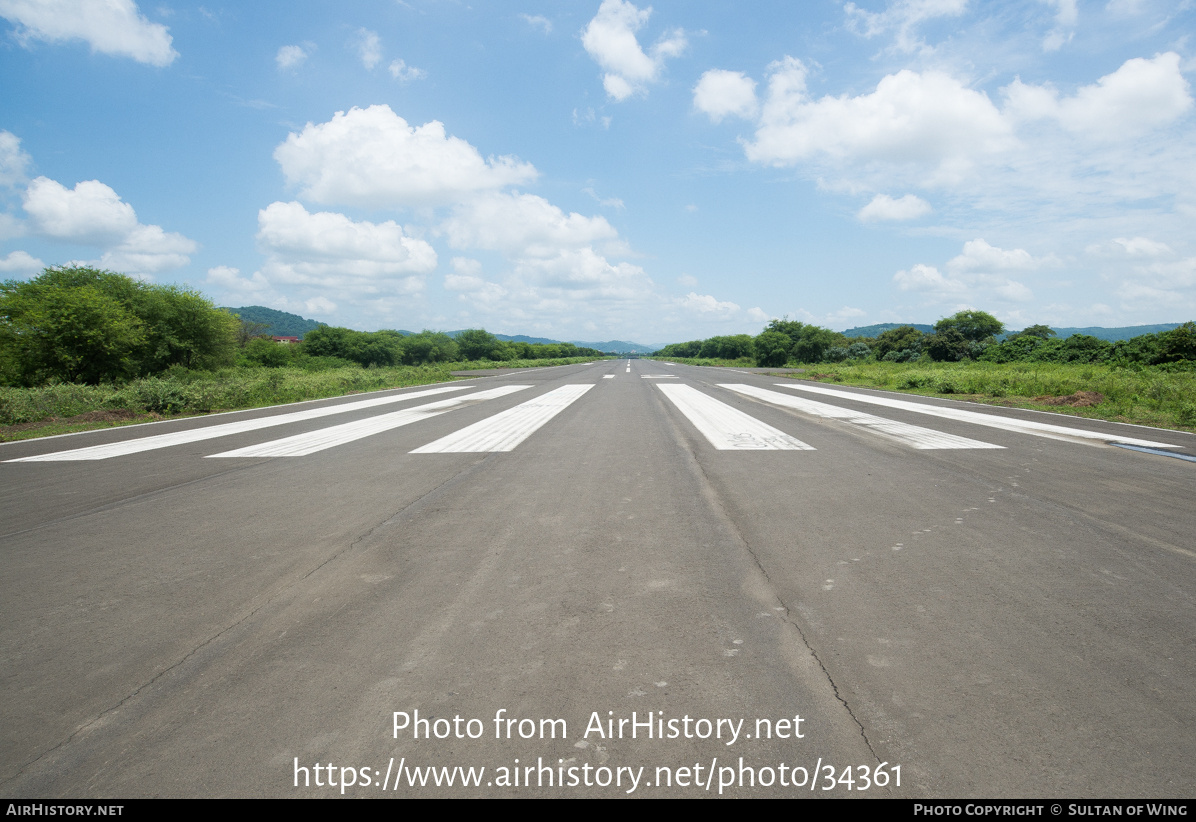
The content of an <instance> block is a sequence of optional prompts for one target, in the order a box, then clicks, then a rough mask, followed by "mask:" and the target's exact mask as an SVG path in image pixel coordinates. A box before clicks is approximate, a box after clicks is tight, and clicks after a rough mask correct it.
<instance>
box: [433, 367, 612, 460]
mask: <svg viewBox="0 0 1196 822" xmlns="http://www.w3.org/2000/svg"><path fill="white" fill-rule="evenodd" d="M593 387H594V386H593V384H590V385H562V386H561V387H560V388H556V389H554V390H552V391H549V392H548V393H547V394H544V395H543V396H540V397H536V398H535V399H534V400H528V401H527V402H525V403H522V404H520V405H517V406H515V407H514V408H509V409H507V410H506V411H502V412H499V413H498V414H495V415H494V416H493V417H487V418H486V419H484V420H481V421H480V422H475V423H474V424H473V425H470V426H466V427H465V428H462V429H461V430H460V431H455V432H453V433H452V434H449V435H448V436H447V437H441V438H440V439H438V440H436V441H435V442H430V443H428V444H427V445H425V446H423V447H421V448H416V449H415V450H414V451H412V452H411V453H412V454H463V453H486V452H490V451H513V450H514V449H515V446H517V445H519V443H521V442H523V441H524V440H525V439H527V438H528V437H530V436H531V435H532V434H534V433H535V432H536V431H538V430H539V429H540V427H541V426H543V425H544V424H545V423H546V422H548V421H549V420H550V419H552V418H553V417H555V416H556V415H557V414H559V413H561V412H562V411H564V410H565V409H566V408H568V407H569V406H570V405H572V404H573V403H574V402H575V401H576V400H577V399H578V398H580V397H581V395H582V394H584V393H586V392H587V391H589V390H590V389H591V388H593Z"/></svg>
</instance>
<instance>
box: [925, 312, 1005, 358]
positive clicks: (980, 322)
mask: <svg viewBox="0 0 1196 822" xmlns="http://www.w3.org/2000/svg"><path fill="white" fill-rule="evenodd" d="M948 329H954V330H955V331H958V332H959V333H960V335H961V336H962V337H963V338H964V339H965V340H967V341H969V342H976V343H982V342H986V341H988V340H989V339H990V338H991V337H995V336H996V335H998V334H1000V333H1001V332H1003V331H1004V330H1005V324H1004V323H1003V322H1001V321H1000V320H998V319H997V318H996V317H994V316H993V315H992V314H989V313H987V312H984V311H959V312H957V313H955V314H952V315H951V316H950V317H945V318H943V319H941V320H939V321H938V322H937V323H935V324H934V333H936V334H942V333H943V332H944V331H946V330H948ZM931 356H934V355H933V354H931Z"/></svg>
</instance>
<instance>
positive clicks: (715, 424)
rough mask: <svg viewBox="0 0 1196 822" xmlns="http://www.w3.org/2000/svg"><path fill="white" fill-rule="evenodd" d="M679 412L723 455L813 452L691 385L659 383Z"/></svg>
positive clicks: (799, 441) (658, 386) (808, 446)
mask: <svg viewBox="0 0 1196 822" xmlns="http://www.w3.org/2000/svg"><path fill="white" fill-rule="evenodd" d="M656 387H657V388H659V389H660V390H661V391H663V392H664V395H665V396H666V397H668V398H669V401H670V402H672V403H673V405H675V406H677V410H678V411H680V412H681V413H682V414H684V415H685V416H686V418H687V419H688V420H689V421H690V422H692V423H693V425H694V428H697V429H698V430H699V431H700V432H702V436H704V437H706V439H707V440H709V441H710V444H711V445H713V446H714V447H715V448H717V449H718V450H720V451H813V450H814V448H813V446H810V445H806V444H805V443H804V442H802V441H801V440H799V439H796V438H795V437H791V436H789V435H788V434H786V433H785V432H784V431H779V430H777V429H776V428H773V427H772V426H771V425H766V424H765V423H762V422H760V420H758V419H756V418H755V417H749V416H748V415H747V414H745V413H743V412H742V411H740V410H738V409H736V408H732V407H731V406H729V405H727V404H726V403H723V402H719V401H718V400H716V399H714V398H713V397H710V396H707V395H706V394H703V393H702V392H701V391H698V390H696V389H694V388H691V387H690V386H688V385H674V384H672V383H663V384H661V383H657V385H656Z"/></svg>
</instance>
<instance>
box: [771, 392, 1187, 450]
mask: <svg viewBox="0 0 1196 822" xmlns="http://www.w3.org/2000/svg"><path fill="white" fill-rule="evenodd" d="M776 385H777V386H778V387H779V388H791V389H794V390H796V391H809V392H810V393H812V394H826V395H829V396H832V397H838V398H840V399H845V400H854V401H856V402H866V403H870V404H872V405H883V406H886V407H888V408H900V409H902V410H903V411H914V412H916V413H918V414H929V415H930V416H932V417H943V418H945V419H949V420H958V421H959V422H970V423H975V424H976V425H987V426H988V427H990V428H1001V429H1003V430H1005V431H1015V432H1017V433H1019V434H1033V435H1034V436H1036V437H1049V438H1050V439H1055V440H1065V441H1068V442H1083V443H1085V444H1087V445H1092V444H1094V443H1096V442H1102V443H1112V442H1123V443H1126V444H1128V445H1142V446H1146V447H1148V448H1180V447H1181V446H1179V445H1168V444H1167V443H1164V442H1154V441H1153V440H1140V439H1136V438H1134V437H1120V436H1117V435H1116V434H1104V433H1101V432H1099V431H1085V430H1083V429H1082V428H1068V427H1066V426H1063V425H1051V424H1050V423H1046V422H1032V421H1030V420H1022V419H1015V418H1013V417H998V416H997V415H995V414H981V413H979V412H976V411H965V410H964V409H962V408H944V407H942V406H938V405H924V404H923V403H919V402H909V401H907V400H897V399H891V398H889V397H878V396H874V395H871V394H853V393H851V392H848V391H836V390H834V389H831V388H822V387H820V386H813V385H789V384H786V383H776Z"/></svg>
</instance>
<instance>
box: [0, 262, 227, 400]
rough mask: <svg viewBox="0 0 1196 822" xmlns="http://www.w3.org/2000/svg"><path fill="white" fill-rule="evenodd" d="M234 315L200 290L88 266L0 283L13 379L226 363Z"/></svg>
mask: <svg viewBox="0 0 1196 822" xmlns="http://www.w3.org/2000/svg"><path fill="white" fill-rule="evenodd" d="M238 324H239V323H238V320H237V318H236V317H234V316H233V315H231V314H229V313H228V312H227V311H224V310H221V309H218V308H216V307H215V306H214V305H213V304H212V303H211V301H210V300H208V299H206V298H205V297H204V296H203V295H202V294H200V293H199V292H197V291H194V290H192V289H189V288H184V287H179V286H174V285H153V284H150V283H143V282H139V281H137V280H134V279H132V278H131V277H126V276H125V275H123V274H118V273H116V272H113V271H102V270H99V269H95V268H89V267H86V266H67V267H53V268H47V269H46V270H45V271H43V272H42V273H41V274H40V275H38V276H37V277H35V278H33V279H31V280H26V281H21V280H10V281H8V282H5V283H4V284H3V285H0V326H2V327H3V331H2V332H0V345H2V346H4V347H5V348H6V349H7V354H6V355H5V356H3V357H0V360H3V361H6V362H8V363H10V368H9V377H8V379H9V380H10V381H13V380H16V381H19V382H23V383H26V384H36V383H39V382H44V381H46V380H50V379H59V380H68V381H82V382H90V383H96V382H101V381H104V380H121V379H126V378H129V377H135V376H146V375H149V374H154V373H157V372H160V371H163V370H165V369H167V368H169V367H170V366H172V365H182V366H185V367H187V368H214V367H218V366H221V365H227V364H230V363H231V362H232V361H233V357H234V355H235V352H236V347H237V328H238Z"/></svg>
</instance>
